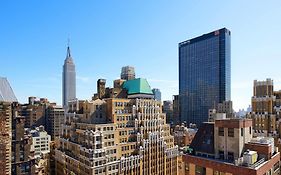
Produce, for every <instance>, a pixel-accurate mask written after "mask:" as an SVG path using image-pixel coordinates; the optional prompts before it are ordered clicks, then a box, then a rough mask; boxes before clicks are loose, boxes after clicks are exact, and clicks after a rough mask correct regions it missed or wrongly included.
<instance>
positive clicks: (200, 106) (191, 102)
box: [179, 28, 231, 126]
mask: <svg viewBox="0 0 281 175" xmlns="http://www.w3.org/2000/svg"><path fill="white" fill-rule="evenodd" d="M230 54H231V48H230V31H229V30H228V29H226V28H223V29H219V30H216V31H214V32H211V33H208V34H204V35H202V36H199V37H196V38H193V39H190V40H187V41H184V42H181V43H179V96H180V118H181V122H184V121H185V122H186V123H194V124H196V125H197V126H200V124H201V123H202V122H206V121H207V120H208V111H209V109H211V108H213V106H214V105H217V104H218V103H222V102H223V101H228V100H230V94H231V89H230V77H231V76H230V73H231V71H230V69H231V67H230V65H231V63H230V61H231V55H230Z"/></svg>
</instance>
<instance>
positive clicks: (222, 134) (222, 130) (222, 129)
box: [219, 127, 224, 136]
mask: <svg viewBox="0 0 281 175" xmlns="http://www.w3.org/2000/svg"><path fill="white" fill-rule="evenodd" d="M219 136H224V128H222V127H219Z"/></svg>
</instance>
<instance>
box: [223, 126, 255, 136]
mask: <svg viewBox="0 0 281 175" xmlns="http://www.w3.org/2000/svg"><path fill="white" fill-rule="evenodd" d="M240 130H241V132H240V133H241V136H244V128H240ZM227 134H228V137H234V128H227ZM249 134H252V127H250V128H249ZM219 136H224V128H223V127H219Z"/></svg>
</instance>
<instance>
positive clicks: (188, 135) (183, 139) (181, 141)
mask: <svg viewBox="0 0 281 175" xmlns="http://www.w3.org/2000/svg"><path fill="white" fill-rule="evenodd" d="M196 132H197V129H196V128H187V127H186V126H184V125H177V126H176V127H175V128H174V132H173V136H174V138H175V145H178V146H179V147H185V146H189V145H190V144H191V142H192V140H193V138H194V136H195V134H196Z"/></svg>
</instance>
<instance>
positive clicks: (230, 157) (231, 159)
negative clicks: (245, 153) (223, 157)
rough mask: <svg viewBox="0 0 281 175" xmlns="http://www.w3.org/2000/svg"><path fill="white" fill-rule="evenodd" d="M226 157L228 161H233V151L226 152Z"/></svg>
mask: <svg viewBox="0 0 281 175" xmlns="http://www.w3.org/2000/svg"><path fill="white" fill-rule="evenodd" d="M227 159H228V160H229V161H234V153H233V152H228V153H227Z"/></svg>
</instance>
